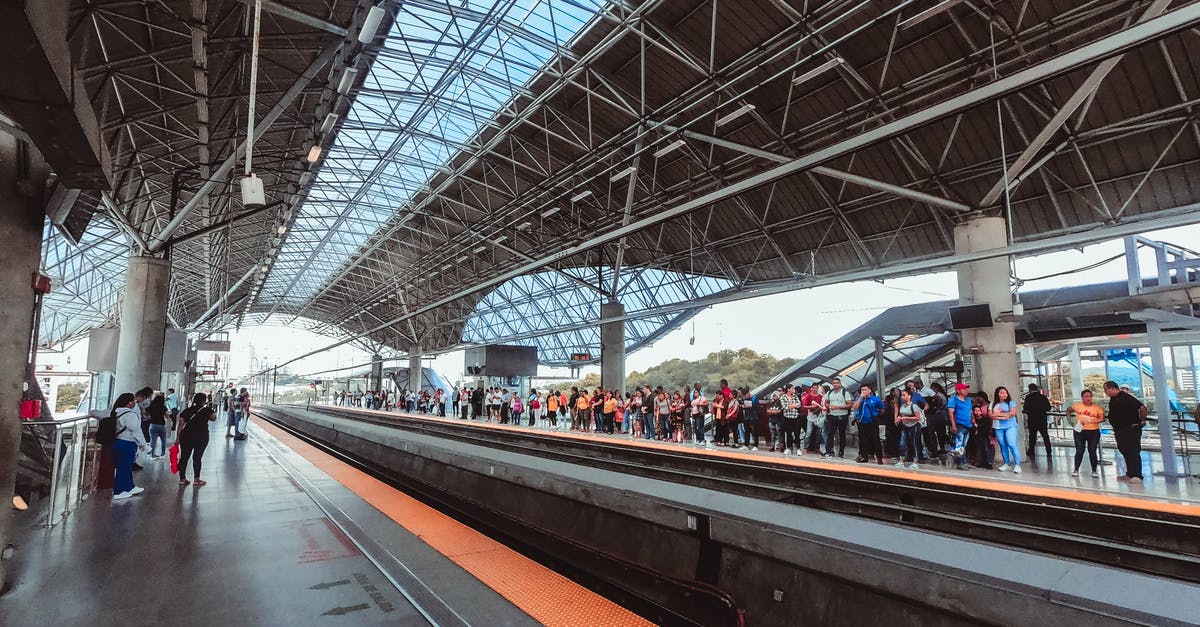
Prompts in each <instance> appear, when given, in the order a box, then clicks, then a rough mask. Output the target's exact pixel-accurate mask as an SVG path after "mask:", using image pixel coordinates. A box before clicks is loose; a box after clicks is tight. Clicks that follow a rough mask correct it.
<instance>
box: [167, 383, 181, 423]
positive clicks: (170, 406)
mask: <svg viewBox="0 0 1200 627" xmlns="http://www.w3.org/2000/svg"><path fill="white" fill-rule="evenodd" d="M166 401H167V417H168V418H170V419H171V430H172V431H174V430H175V421H177V420H179V395H178V394H176V393H175V388H167V397H166Z"/></svg>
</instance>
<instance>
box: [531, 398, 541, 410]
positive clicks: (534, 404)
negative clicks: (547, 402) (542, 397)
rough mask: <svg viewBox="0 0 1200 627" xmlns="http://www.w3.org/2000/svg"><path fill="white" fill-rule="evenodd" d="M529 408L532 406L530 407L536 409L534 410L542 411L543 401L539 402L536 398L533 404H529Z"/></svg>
mask: <svg viewBox="0 0 1200 627" xmlns="http://www.w3.org/2000/svg"><path fill="white" fill-rule="evenodd" d="M529 406H530V407H532V408H534V409H541V408H542V402H541V401H539V400H538V399H536V398H535V399H533V402H532V403H530V404H529Z"/></svg>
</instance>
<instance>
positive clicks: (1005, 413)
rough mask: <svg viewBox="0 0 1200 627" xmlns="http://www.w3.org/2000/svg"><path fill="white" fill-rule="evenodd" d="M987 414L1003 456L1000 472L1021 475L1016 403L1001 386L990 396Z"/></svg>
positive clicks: (1006, 389)
mask: <svg viewBox="0 0 1200 627" xmlns="http://www.w3.org/2000/svg"><path fill="white" fill-rule="evenodd" d="M989 414H990V415H991V417H992V430H993V431H995V433H996V440H997V441H998V442H999V443H1000V454H1001V455H1002V456H1004V465H1003V466H1001V467H1000V471H1001V472H1003V471H1005V470H1010V469H1011V470H1012V471H1013V472H1014V473H1016V474H1018V475H1019V474H1021V445H1020V443H1019V442H1018V441H1017V402H1016V401H1015V400H1013V398H1012V396H1010V395H1009V393H1008V388H1006V387H1004V386H1003V385H1001V386H999V387H997V388H996V391H995V392H994V393H993V394H992V407H991V411H990V412H989Z"/></svg>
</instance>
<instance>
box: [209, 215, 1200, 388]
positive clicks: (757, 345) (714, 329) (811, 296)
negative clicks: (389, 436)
mask: <svg viewBox="0 0 1200 627" xmlns="http://www.w3.org/2000/svg"><path fill="white" fill-rule="evenodd" d="M1148 236H1149V237H1152V238H1154V239H1160V240H1163V241H1167V242H1171V243H1175V244H1179V245H1182V246H1188V245H1189V244H1190V243H1194V242H1200V225H1197V226H1190V227H1180V228H1176V229H1169V230H1166V231H1158V232H1154V233H1150V234H1148ZM1198 247H1200V246H1198ZM1123 252H1124V245H1123V243H1122V242H1121V241H1120V240H1115V241H1110V242H1103V243H1100V244H1096V245H1092V246H1087V247H1085V248H1083V249H1073V250H1067V251H1061V252H1056V253H1051V254H1046V255H1039V256H1036V257H1027V258H1022V259H1018V260H1017V262H1016V276H1017V277H1018V278H1020V279H1021V280H1022V281H1026V283H1024V285H1023V287H1022V289H1025V290H1039V289H1048V288H1054V287H1066V286H1072V285H1082V284H1088V283H1101V282H1110V281H1121V280H1124V279H1125V261H1124V257H1123V256H1121V257H1120V258H1117V259H1114V260H1112V261H1109V262H1108V263H1105V264H1103V265H1098V266H1097V267H1093V268H1088V269H1086V270H1081V271H1079V272H1073V273H1069V274H1065V275H1063V276H1056V277H1052V278H1046V279H1040V280H1038V277H1043V276H1046V275H1051V274H1058V273H1062V272H1067V271H1072V270H1076V269H1079V268H1085V267H1088V266H1092V265H1093V264H1097V263H1099V262H1101V261H1103V260H1106V259H1109V258H1111V257H1116V256H1118V255H1122V254H1123ZM1139 256H1140V258H1141V259H1142V262H1141V263H1142V270H1143V274H1150V273H1151V272H1152V271H1153V267H1154V266H1153V257H1152V255H1150V254H1149V253H1148V252H1147V251H1143V252H1142V254H1141V255H1139ZM957 297H958V289H957V284H956V281H955V277H954V273H952V272H942V273H936V274H928V275H922V276H913V277H905V278H899V279H893V280H888V281H883V282H857V283H847V284H840V285H831V286H825V287H819V288H813V289H808V290H798V291H793V292H788V293H784V294H776V295H772V296H764V297H759V298H754V299H747V300H742V301H735V302H732V303H725V304H721V305H716V306H713V307H710V308H707V309H705V310H704V311H702V312H700V313H699V314H698V315H696V317H695V318H693V320H692V321H689V322H687V323H685V324H684V325H683V326H682V327H680V328H679V329H676V330H674V331H672V332H670V333H669V334H667V335H666V336H664V337H663V338H661V339H660V340H658V341H657V342H655V343H654V344H652V345H650V346H649V347H646V348H644V349H642V350H639V351H635V352H633V353H630V354H628V355H627V356H626V370H627V371H628V372H633V371H635V370H638V371H644V370H646V369H647V368H650V367H651V366H654V365H656V364H659V363H662V362H663V361H666V360H668V359H673V358H683V359H698V358H700V357H703V356H705V355H707V354H708V353H711V352H714V351H718V350H721V349H738V348H743V347H745V348H750V349H752V350H755V351H757V352H760V353H767V354H770V355H774V356H776V357H794V358H803V357H805V356H807V355H809V354H811V353H813V352H815V351H816V350H818V349H820V348H821V347H823V346H825V345H826V344H828V343H829V342H832V341H833V340H835V339H837V338H838V337H839V336H841V335H842V334H843V333H845V332H847V331H849V330H851V329H853V328H854V327H856V326H858V325H859V324H862V323H863V322H866V321H867V320H869V319H871V318H872V317H873V316H875V315H876V314H878V313H879V312H881V311H883V310H884V309H886V308H888V307H894V306H898V305H907V304H912V303H918V302H927V301H932V300H945V299H953V298H957ZM693 337H694V338H695V342H694V344H693V343H692V338H693ZM231 340H232V342H233V345H234V352H233V354H232V355H231V358H232V360H233V361H232V364H231V366H232V368H233V371H234V372H235V373H243V372H249V371H250V369H251V355H252V354H253V356H254V357H255V358H257V359H258V360H259V362H257V363H258V364H260V365H261V363H262V362H263V361H266V362H267V363H271V364H274V363H279V362H281V361H285V360H287V359H289V358H291V357H294V356H296V355H301V354H304V353H306V352H309V351H311V350H314V349H317V348H321V347H323V346H327V345H328V344H330V339H329V338H328V337H324V336H319V335H315V334H312V333H307V332H305V331H302V330H297V329H294V328H284V327H276V326H266V327H255V328H246V329H243V330H241V331H239V332H236V333H233V334H232V335H231ZM251 346H253V352H252V351H251V350H250V347H251ZM368 359H369V358H368V356H367V355H366V354H365V353H363V352H362V351H359V350H354V349H350V348H345V347H343V348H341V349H338V350H335V351H332V352H331V353H330V354H327V355H320V356H316V357H310V358H307V359H304V360H301V361H299V362H297V363H296V364H293V365H292V366H291V371H292V372H293V373H295V374H307V373H311V372H316V371H320V370H326V369H329V368H336V367H343V366H350V365H355V364H363V363H365V362H366V361H368ZM399 363H401V364H404V363H406V362H404V361H402V362H399ZM426 366H432V367H433V368H434V369H435V370H436V371H437V372H438V373H440V374H442V375H443V378H445V379H446V380H447V381H451V382H453V381H457V380H459V379H460V378H461V375H462V372H463V354H462V352H461V351H455V352H452V353H447V354H444V355H440V356H438V357H436V358H434V359H432V360H427V361H426ZM598 371H599V368H598V367H596V366H592V367H586V368H583V369H582V370H581V371H580V373H579V374H580V375H581V376H582V375H584V374H588V373H590V372H598ZM570 374H571V373H570V372H569V371H568V370H566V369H551V368H547V367H544V366H543V367H542V368H541V369H540V371H539V375H541V376H569V375H570ZM325 376H329V375H325ZM313 378H320V375H316V376H314V377H313Z"/></svg>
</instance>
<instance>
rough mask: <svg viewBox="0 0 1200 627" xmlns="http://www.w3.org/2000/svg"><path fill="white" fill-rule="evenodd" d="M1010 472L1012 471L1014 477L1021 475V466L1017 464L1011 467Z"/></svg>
mask: <svg viewBox="0 0 1200 627" xmlns="http://www.w3.org/2000/svg"><path fill="white" fill-rule="evenodd" d="M1012 471H1013V474H1015V475H1019V474H1021V465H1020V464H1017V465H1016V466H1013V469H1012Z"/></svg>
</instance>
